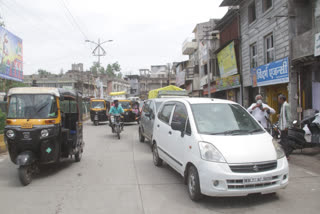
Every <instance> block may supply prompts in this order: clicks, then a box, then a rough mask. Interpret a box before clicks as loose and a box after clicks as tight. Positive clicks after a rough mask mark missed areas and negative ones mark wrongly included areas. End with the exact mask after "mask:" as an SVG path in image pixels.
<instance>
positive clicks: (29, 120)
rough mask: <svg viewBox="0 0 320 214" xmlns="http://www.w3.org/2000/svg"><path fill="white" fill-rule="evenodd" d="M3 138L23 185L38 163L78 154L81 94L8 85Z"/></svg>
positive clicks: (80, 154)
mask: <svg viewBox="0 0 320 214" xmlns="http://www.w3.org/2000/svg"><path fill="white" fill-rule="evenodd" d="M7 99H8V116H7V120H6V126H5V130H4V131H5V132H4V133H5V141H6V143H7V146H8V150H9V155H10V158H11V161H12V162H13V163H15V164H17V165H18V166H19V178H20V181H21V183H22V184H23V185H28V184H29V183H30V182H31V181H32V175H33V174H34V173H35V172H37V171H38V166H39V164H48V163H56V162H59V161H60V160H61V159H62V158H70V157H72V156H74V157H75V161H76V162H79V161H80V160H81V157H82V152H83V147H84V142H83V135H82V132H83V130H82V129H83V125H82V96H81V94H79V93H77V92H75V91H69V90H65V89H57V88H41V87H25V88H12V89H10V90H9V92H8V97H7Z"/></svg>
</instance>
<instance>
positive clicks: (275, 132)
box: [265, 117, 281, 139]
mask: <svg viewBox="0 0 320 214" xmlns="http://www.w3.org/2000/svg"><path fill="white" fill-rule="evenodd" d="M265 118H266V120H267V122H268V128H267V129H266V130H267V131H268V132H269V134H270V135H271V136H272V137H273V138H274V139H280V138H281V131H280V128H279V121H278V122H276V123H274V124H272V123H271V121H270V119H269V118H268V117H265Z"/></svg>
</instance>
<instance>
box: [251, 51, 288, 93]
mask: <svg viewBox="0 0 320 214" xmlns="http://www.w3.org/2000/svg"><path fill="white" fill-rule="evenodd" d="M251 74H252V86H253V87H256V86H265V85H274V84H281V83H287V82H289V64H288V57H286V58H283V59H280V60H277V61H274V62H271V63H269V64H265V65H262V66H259V67H257V68H254V69H252V70H251Z"/></svg>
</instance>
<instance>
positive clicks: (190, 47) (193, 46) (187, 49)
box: [182, 38, 198, 55]
mask: <svg viewBox="0 0 320 214" xmlns="http://www.w3.org/2000/svg"><path fill="white" fill-rule="evenodd" d="M197 48H198V44H197V42H196V41H195V40H194V39H191V38H187V39H186V40H185V41H184V42H183V44H182V54H183V55H191V54H193V53H194V52H195V51H196V50H197Z"/></svg>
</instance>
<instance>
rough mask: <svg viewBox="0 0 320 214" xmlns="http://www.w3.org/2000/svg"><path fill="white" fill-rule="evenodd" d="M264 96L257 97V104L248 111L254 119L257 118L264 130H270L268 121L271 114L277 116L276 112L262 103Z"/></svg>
mask: <svg viewBox="0 0 320 214" xmlns="http://www.w3.org/2000/svg"><path fill="white" fill-rule="evenodd" d="M262 98H263V97H262V95H260V94H258V95H257V96H256V101H257V102H256V103H253V104H252V105H251V106H250V107H249V108H248V109H247V111H248V112H250V113H251V114H252V116H253V117H254V118H256V119H257V120H258V121H259V122H260V123H261V125H262V126H263V127H264V128H268V123H267V119H266V117H267V118H268V117H269V114H275V113H276V111H275V110H274V109H273V108H271V107H270V106H268V105H267V104H265V103H263V102H262Z"/></svg>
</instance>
